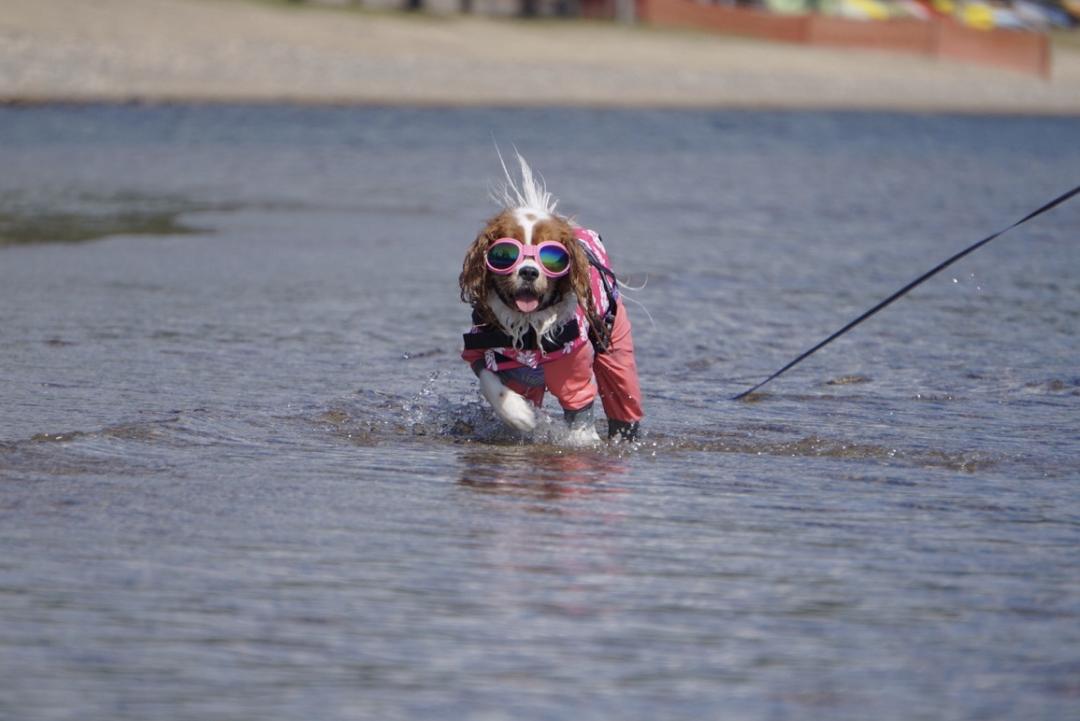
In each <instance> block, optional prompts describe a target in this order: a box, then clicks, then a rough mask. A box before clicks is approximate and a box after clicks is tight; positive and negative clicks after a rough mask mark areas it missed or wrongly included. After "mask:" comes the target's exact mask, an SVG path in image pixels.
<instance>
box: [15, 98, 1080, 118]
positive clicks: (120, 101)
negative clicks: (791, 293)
mask: <svg viewBox="0 0 1080 721" xmlns="http://www.w3.org/2000/svg"><path fill="white" fill-rule="evenodd" d="M48 107H70V108H89V107H143V108H168V107H193V108H199V107H203V108H209V107H283V108H284V107H295V108H310V109H313V110H320V109H325V110H348V109H358V110H379V109H384V110H414V111H432V112H436V111H452V110H495V111H513V110H543V109H549V110H574V111H576V110H581V111H588V110H595V111H597V112H635V111H640V112H673V113H678V112H687V113H698V112H699V113H707V112H733V113H755V112H757V113H837V114H844V113H854V114H858V113H868V114H885V115H889V114H892V115H939V116H949V115H951V116H980V115H981V116H986V117H1001V118H1008V117H1015V118H1080V108H1078V109H1073V108H1034V109H1024V108H1016V107H1012V106H1001V107H994V106H978V107H965V106H956V107H950V106H947V105H941V104H932V105H925V106H920V105H917V104H914V103H903V104H895V105H889V104H883V105H856V104H852V105H836V104H820V105H814V104H809V103H805V104H796V103H791V102H784V101H778V102H776V103H768V102H748V103H740V102H720V103H712V104H694V103H691V102H687V103H665V104H660V103H654V104H648V103H637V102H626V103H620V102H605V103H573V102H536V103H512V102H488V101H483V100H476V101H470V100H440V99H431V100H412V99H410V100H401V99H396V98H381V99H380V98H362V99H357V98H342V99H328V98H313V99H308V98H297V97H291V96H290V97H282V98H273V97H258V98H246V97H221V96H175V97H161V96H129V97H120V96H108V97H104V96H103V97H38V98H35V97H4V96H0V109H8V110H12V109H14V110H19V109H34V108H48Z"/></svg>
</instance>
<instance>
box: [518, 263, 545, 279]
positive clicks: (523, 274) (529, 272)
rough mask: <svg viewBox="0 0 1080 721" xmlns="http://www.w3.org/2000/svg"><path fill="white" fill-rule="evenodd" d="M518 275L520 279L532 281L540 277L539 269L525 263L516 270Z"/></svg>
mask: <svg viewBox="0 0 1080 721" xmlns="http://www.w3.org/2000/svg"><path fill="white" fill-rule="evenodd" d="M518 277H520V278H521V279H522V280H528V281H534V280H536V279H537V278H539V277H540V271H539V270H537V269H536V268H534V267H533V266H531V265H526V266H523V267H522V268H520V269H519V270H518Z"/></svg>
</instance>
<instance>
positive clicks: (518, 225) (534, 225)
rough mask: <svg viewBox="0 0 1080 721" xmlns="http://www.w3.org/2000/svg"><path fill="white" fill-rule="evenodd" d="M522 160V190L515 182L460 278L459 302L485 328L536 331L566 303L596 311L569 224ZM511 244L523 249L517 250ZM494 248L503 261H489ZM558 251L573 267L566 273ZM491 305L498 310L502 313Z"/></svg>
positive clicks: (585, 262) (581, 254)
mask: <svg viewBox="0 0 1080 721" xmlns="http://www.w3.org/2000/svg"><path fill="white" fill-rule="evenodd" d="M518 159H519V162H520V163H521V169H522V187H521V189H520V190H519V189H518V188H517V187H516V186H515V185H513V183H512V182H511V183H510V184H509V185H508V187H507V189H506V191H505V192H504V193H503V194H502V195H501V196H500V197H499V198H498V200H499V201H500V204H501V205H503V210H502V211H501V212H500V213H499V214H498V215H496V216H495V217H493V218H492V219H491V220H489V221H488V222H487V224H486V225H485V226H484V229H483V230H481V231H480V233H479V234H478V235H477V236H476V239H475V240H474V241H473V243H472V245H471V246H470V247H469V250H468V252H467V253H466V254H465V262H464V264H463V266H462V269H461V277H460V278H459V284H460V286H461V299H462V300H463V301H465V302H466V303H469V304H470V305H472V306H473V308H474V309H475V310H476V311H477V312H478V313H479V315H480V316H481V318H483V319H484V320H485V321H486V322H489V323H497V324H499V325H502V326H503V327H504V329H506V330H509V328H507V326H508V325H514V326H527V325H535V324H534V323H532V320H533V319H534V318H536V317H538V316H536V315H535V314H541V313H550V309H552V308H555V307H557V306H561V305H562V304H564V303H569V304H572V305H573V304H577V305H580V306H581V307H582V308H584V309H586V311H587V312H588V311H589V310H590V309H591V308H592V293H591V289H590V284H589V260H588V257H587V256H586V255H585V251H584V250H582V248H581V245H580V244H579V243H578V241H577V239H576V237H575V235H574V229H573V227H572V226H571V225H570V222H569V221H568V220H567V219H566V218H564V217H562V216H559V215H557V214H556V213H555V205H556V201H555V199H554V198H553V197H552V196H551V194H550V193H548V192H547V191H546V190H545V189H544V187H543V185H542V184H540V183H538V182H537V181H536V179H535V178H534V176H533V174H532V171H531V170H530V168H529V166H528V165H527V164H526V163H525V160H524V159H523V158H521V156H520V155H519V156H518ZM508 180H509V174H508ZM507 239H511V240H513V241H516V242H517V243H518V244H520V246H521V247H520V248H519V249H515V248H514V244H513V243H508V242H506V241H507ZM496 244H500V245H499V249H505V251H506V255H505V257H502V258H499V257H496V256H497V255H498V254H497V253H496V254H495V255H492V256H489V253H491V252H492V246H494V245H496ZM546 244H555V245H553V246H547V245H546ZM537 251H539V252H537ZM560 251H564V252H565V260H568V261H569V268H568V270H566V271H565V272H562V265H561V263H562V261H563V259H562V258H560V257H559V256H560ZM492 260H494V261H495V263H494V265H493V263H492ZM493 305H498V306H500V307H499V308H498V311H499V312H495V310H494V309H493V308H492V306H493ZM507 314H509V319H510V320H509V322H508V320H507V317H505V316H507ZM589 315H591V313H589Z"/></svg>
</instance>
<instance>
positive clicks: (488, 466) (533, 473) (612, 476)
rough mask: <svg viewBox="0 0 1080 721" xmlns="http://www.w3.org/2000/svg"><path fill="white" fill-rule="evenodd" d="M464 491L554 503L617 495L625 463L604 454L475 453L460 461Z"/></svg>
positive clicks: (537, 449) (524, 449) (532, 449)
mask: <svg viewBox="0 0 1080 721" xmlns="http://www.w3.org/2000/svg"><path fill="white" fill-rule="evenodd" d="M458 462H459V463H460V465H461V478H460V479H459V481H458V483H460V484H461V485H462V486H463V487H466V488H470V489H473V490H477V491H483V492H487V493H507V494H523V495H535V496H538V497H542V498H550V499H556V498H560V497H563V496H576V495H582V494H592V493H613V492H618V491H619V490H620V489H619V488H618V485H617V483H618V478H619V476H620V475H622V474H623V473H625V472H626V470H627V466H626V464H625V462H624V461H623V460H622V459H621V458H620V457H618V456H614V455H611V454H609V453H606V452H602V451H601V452H589V451H582V450H573V449H566V448H559V447H543V446H518V447H513V448H507V447H494V448H492V447H486V448H485V447H477V448H470V449H468V450H465V451H463V452H462V453H460V454H459V456H458Z"/></svg>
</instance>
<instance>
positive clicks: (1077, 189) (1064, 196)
mask: <svg viewBox="0 0 1080 721" xmlns="http://www.w3.org/2000/svg"><path fill="white" fill-rule="evenodd" d="M1077 194H1080V185H1078V186H1076V187H1075V188H1073V189H1072V190H1070V191H1068V192H1067V193H1062V194H1061V195H1059V196H1058V197H1056V198H1054V199H1053V200H1051V201H1050V202H1049V203H1047V204H1046V205H1044V206H1042V207H1041V208H1039V209H1037V210H1033V211H1032V212H1030V213H1028V214H1027V215H1025V216H1024V217H1023V218H1021V219H1020V220H1018V221H1016V222H1015V223H1013V224H1012V225H1010V226H1009V227H1007V228H1003V229H1002V230H999V231H998V232H996V233H994V234H992V235H989V236H987V237H985V238H983V239H982V240H980V241H979V242H977V243H973V244H972V245H969V246H968V247H967V248H964V249H963V250H961V251H960V252H959V253H957V254H956V255H954V256H952V257H951V258H948V259H946V260H944V261H942V262H941V263H939V264H938V265H936V266H934V267H933V268H931V269H930V270H928V271H926V272H925V273H923V274H922V275H920V276H919V277H918V278H916V279H915V280H913V281H911V282H910V283H908V284H907V285H905V286H904V287H903V288H901V289H900V290H898V291H896V292H895V293H893V294H892V295H890V296H889V297H888V298H886V299H885V300H883V301H881V302H880V303H878V304H877V305H875V306H874V307H873V308H871V309H870V310H868V311H866V312H865V313H863V314H862V315H860V316H859V317H858V318H856V319H855V320H853V321H851V322H850V323H848V324H847V325H845V326H844V327H843V328H841V329H840V330H838V331H836V332H835V333H833V334H832V335H830V336H829V337H828V338H826V339H825V340H823V341H821V342H820V343H818V344H817V345H815V346H814V347H813V348H811V349H809V350H807V351H804V352H803V353H801V354H800V355H799V356H798V357H797V358H795V360H793V361H791V362H790V363H788V364H787V365H786V366H784V367H783V368H781V369H780V370H778V371H776V372H775V373H773V374H772V375H771V376H769V377H768V378H766V379H765V380H763V381H761V382H760V383H758V384H757V385H756V386H754V387H753V388H750V389H749V390H745V391H743V392H742V393H740V394H738V395H736V396H732V397H731V400H733V401H737V400H740V399H742V398H745V397H746V396H748V395H750V394H751V393H753V392H754V391H756V390H757V389H758V388H761V387H762V386H763V385H765V384H766V383H768V382H769V381H771V380H774V379H775V378H778V377H779V376H781V375H783V374H784V373H786V372H787V371H789V370H791V369H792V368H794V367H795V366H796V365H798V364H799V363H801V362H802V361H804V360H805V359H806V358H808V357H810V356H811V355H813V354H814V353H816V352H817V351H819V350H821V349H822V348H824V347H825V346H827V345H828V344H829V343H832V342H833V341H834V340H836V339H837V338H839V337H840V336H842V335H844V334H845V333H847V332H848V331H849V330H851V329H852V328H854V327H855V326H857V325H859V323H862V322H863V321H864V320H866V319H867V318H869V317H870V316H872V315H874V314H875V313H877V312H878V311H880V310H882V309H883V308H885V307H886V306H888V305H889V304H891V303H892V302H893V301H895V300H897V299H898V298H900V297H901V296H903V295H906V294H907V293H908V292H909V291H910V290H912V289H913V288H915V287H917V286H919V285H921V284H922V283H923V281H926V280H928V279H929V278H931V277H933V276H935V275H937V274H938V273H939V272H941V271H942V270H945V269H946V268H948V267H949V266H950V265H952V264H953V263H955V262H956V261H958V260H960V259H961V258H963V257H964V256H966V255H968V254H969V253H973V252H975V251H976V250H978V249H979V248H981V247H983V246H984V245H986V244H987V243H989V242H990V241H991V240H993V239H994V238H997V237H998V236H1000V235H1004V234H1005V233H1007V232H1009V231H1010V230H1012V229H1013V228H1015V227H1017V226H1018V225H1023V224H1024V223H1026V222H1028V221H1029V220H1031V219H1033V218H1035V217H1037V216H1040V215H1042V214H1043V213H1045V212H1047V211H1048V210H1052V209H1054V208H1056V207H1057V206H1059V205H1061V204H1062V203H1064V202H1065V201H1067V200H1069V199H1070V198H1072V197H1073V196H1075V195H1077Z"/></svg>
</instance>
